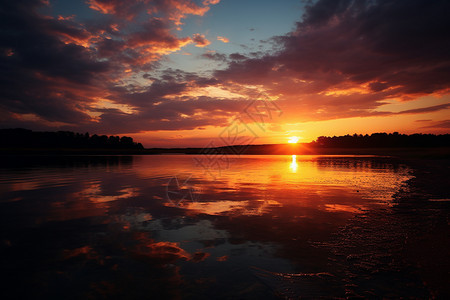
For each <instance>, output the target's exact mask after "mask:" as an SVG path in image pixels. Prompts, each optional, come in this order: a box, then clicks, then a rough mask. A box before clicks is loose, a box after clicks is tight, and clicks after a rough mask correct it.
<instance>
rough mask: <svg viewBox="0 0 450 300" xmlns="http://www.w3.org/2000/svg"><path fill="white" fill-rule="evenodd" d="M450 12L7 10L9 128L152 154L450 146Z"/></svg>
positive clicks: (305, 7) (315, 5)
mask: <svg viewBox="0 0 450 300" xmlns="http://www.w3.org/2000/svg"><path fill="white" fill-rule="evenodd" d="M449 12H450V1H445V0H435V1H429V0H411V1H394V0H383V1H376V0H366V1H365V0H354V1H352V0H319V1H305V0H303V1H302V0H298V1H294V0H283V1H267V0H259V1H256V0H255V1H254V0H245V1H242V0H240V1H239V0H203V1H194V0H127V1H121V0H82V1H75V0H64V1H63V0H20V1H1V3H0V66H1V67H0V128H17V127H20V128H28V129H32V130H37V131H56V130H70V131H75V132H82V133H84V132H89V133H91V134H94V133H96V134H106V135H127V136H131V137H133V138H134V139H135V140H137V141H139V142H142V143H143V144H144V146H145V147H189V146H195V147H203V146H208V145H210V146H211V145H217V146H218V145H224V144H233V143H234V144H239V143H241V144H242V143H254V144H265V143H285V142H287V141H288V139H289V138H290V137H292V136H298V137H299V138H300V142H310V141H312V140H314V139H315V138H317V137H318V136H323V135H325V136H332V135H344V134H353V133H357V134H371V133H374V132H394V131H397V132H400V133H406V134H411V133H436V134H439V133H450V119H449V116H450V114H449V112H450V30H449V28H450V18H448V14H449Z"/></svg>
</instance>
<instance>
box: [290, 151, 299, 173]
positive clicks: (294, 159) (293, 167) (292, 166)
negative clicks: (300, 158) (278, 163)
mask: <svg viewBox="0 0 450 300" xmlns="http://www.w3.org/2000/svg"><path fill="white" fill-rule="evenodd" d="M289 169H291V172H292V173H297V169H298V163H297V155H292V162H291V164H290V165H289Z"/></svg>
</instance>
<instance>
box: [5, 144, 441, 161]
mask: <svg viewBox="0 0 450 300" xmlns="http://www.w3.org/2000/svg"><path fill="white" fill-rule="evenodd" d="M0 154H2V155H8V156H10V155H14V156H16V155H18V156H21V155H161V154H175V155H177V154H179V155H377V156H393V157H413V158H450V147H402V148H338V147H329V148H328V147H307V146H305V145H302V144H299V145H290V144H270V145H249V146H229V147H217V148H149V149H80V148H78V149H71V148H1V149H0Z"/></svg>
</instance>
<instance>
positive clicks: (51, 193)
mask: <svg viewBox="0 0 450 300" xmlns="http://www.w3.org/2000/svg"><path fill="white" fill-rule="evenodd" d="M410 177H411V175H410V169H409V167H408V166H406V165H403V164H399V163H397V162H395V161H394V160H392V159H389V158H382V157H364V156H360V157H358V156H262V155H254V156H242V157H240V158H236V159H232V160H229V159H223V158H221V159H220V160H218V158H217V157H207V156H184V155H158V156H79V157H71V156H66V157H65V156H60V157H57V158H55V157H43V156H40V157H37V156H35V157H28V158H20V159H19V160H14V159H11V160H8V161H5V162H4V163H3V164H2V167H1V173H0V217H1V218H0V219H1V220H0V224H1V236H0V237H1V251H2V257H1V264H2V266H3V267H2V268H3V270H4V271H6V272H8V274H10V276H9V278H8V279H7V280H6V285H5V286H7V287H8V288H6V289H5V291H6V292H7V293H9V294H13V295H20V294H23V295H25V296H26V295H28V296H30V295H35V296H37V297H42V298H48V297H56V298H66V299H67V298H74V299H75V298H86V297H91V298H94V299H98V298H100V299H101V298H105V297H106V298H110V297H116V298H129V299H142V298H146V297H148V298H151V297H155V298H183V299H211V298H216V299H217V298H232V297H238V298H239V297H240V298H245V299H261V298H268V299H271V298H276V297H277V296H282V297H289V296H290V295H291V294H292V295H291V296H293V297H298V296H307V297H308V296H309V297H316V296H325V297H330V296H344V295H345V290H346V289H345V286H344V284H343V283H342V280H344V279H345V278H343V277H346V276H347V275H345V272H343V270H342V268H343V267H342V265H341V264H339V263H337V262H336V261H335V260H334V258H333V255H334V254H335V253H334V254H333V253H332V252H333V251H331V249H330V247H327V246H323V245H327V243H329V242H331V241H333V240H334V239H335V235H336V233H337V232H339V231H340V230H341V229H342V228H344V227H345V226H346V225H348V224H350V220H354V219H355V218H357V217H358V216H363V215H364V214H367V212H370V211H386V210H387V211H388V210H389V209H391V207H393V206H394V203H393V195H394V194H395V193H396V192H397V191H398V190H399V189H400V187H402V185H403V184H404V183H405V181H407V180H408V179H409V178H410ZM320 245H322V246H320ZM290 293H291V294H290Z"/></svg>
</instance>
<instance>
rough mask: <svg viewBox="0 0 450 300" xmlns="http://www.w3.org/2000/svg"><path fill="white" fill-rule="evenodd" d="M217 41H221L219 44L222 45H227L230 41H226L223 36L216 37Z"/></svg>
mask: <svg viewBox="0 0 450 300" xmlns="http://www.w3.org/2000/svg"><path fill="white" fill-rule="evenodd" d="M217 40H218V41H221V42H224V43H229V42H230V40H229V39H227V38H226V37H224V36H218V37H217Z"/></svg>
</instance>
